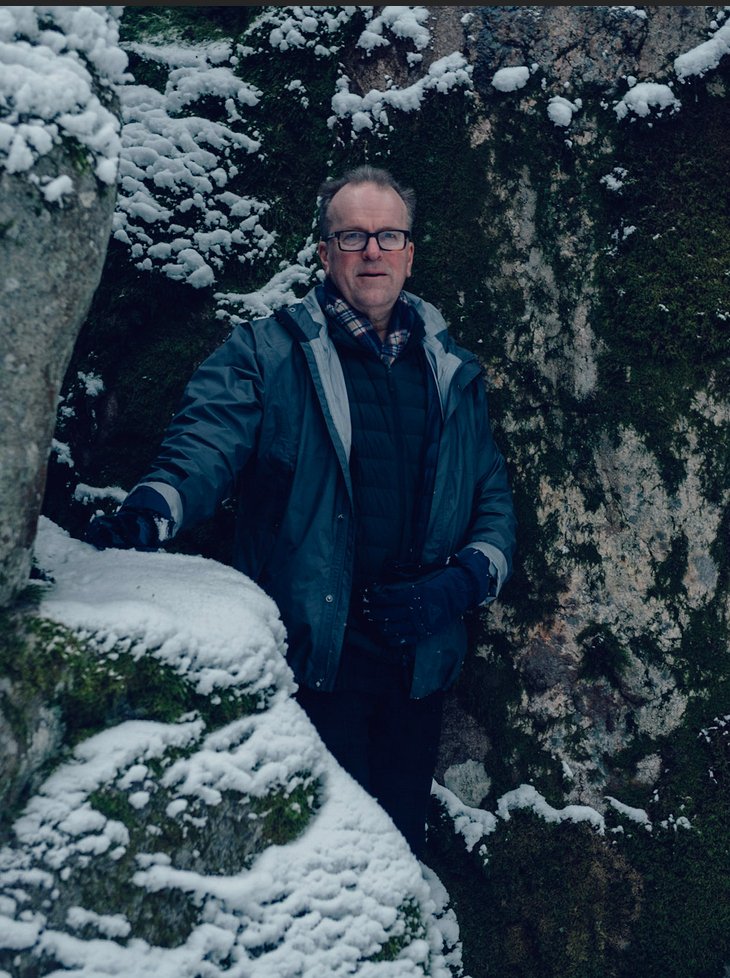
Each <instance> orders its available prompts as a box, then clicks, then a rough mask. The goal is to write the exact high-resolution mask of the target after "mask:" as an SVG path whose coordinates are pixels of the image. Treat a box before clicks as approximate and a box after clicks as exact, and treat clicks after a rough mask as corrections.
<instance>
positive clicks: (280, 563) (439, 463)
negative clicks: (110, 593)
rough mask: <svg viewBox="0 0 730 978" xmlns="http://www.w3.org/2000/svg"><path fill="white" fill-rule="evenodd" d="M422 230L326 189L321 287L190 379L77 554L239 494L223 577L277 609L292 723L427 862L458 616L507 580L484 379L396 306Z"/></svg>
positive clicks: (432, 329) (440, 325)
mask: <svg viewBox="0 0 730 978" xmlns="http://www.w3.org/2000/svg"><path fill="white" fill-rule="evenodd" d="M413 210H414V199H413V194H412V192H411V191H409V190H406V189H404V188H401V187H400V186H399V185H398V184H397V183H396V182H395V181H394V180H393V178H392V177H391V176H390V174H389V173H387V172H386V171H384V170H379V169H375V168H372V167H369V166H362V167H358V168H357V169H355V170H352V171H350V172H349V173H347V174H346V175H345V176H344V177H343V178H342V179H341V180H336V181H328V182H327V183H325V184H324V185H323V186H322V188H321V190H320V218H321V240H320V243H319V257H320V259H321V262H322V265H323V267H324V271H325V273H326V277H325V280H324V283H323V284H321V285H318V286H317V287H315V288H314V289H312V290H311V291H310V292H309V293H308V295H306V296H305V298H304V299H303V300H302V301H301V302H297V303H295V304H293V305H291V306H289V307H288V308H287V309H284V310H280V311H279V312H278V313H277V314H276V315H275V316H272V317H270V318H267V319H263V320H258V321H256V322H253V323H245V324H243V325H242V326H239V327H237V328H236V329H235V330H234V332H233V334H232V335H231V337H230V339H229V340H227V341H226V342H225V343H224V344H223V345H222V346H221V347H220V348H219V349H218V350H217V351H216V352H215V353H213V355H212V356H211V357H210V358H209V359H208V360H207V361H205V363H203V365H202V366H201V367H200V368H199V369H198V371H197V372H196V373H195V375H194V376H193V378H192V380H191V381H190V383H189V384H188V387H187V388H186V391H185V394H184V397H183V402H182V406H181V408H180V411H179V413H178V414H177V416H176V417H175V418H174V420H173V421H172V423H171V425H170V427H169V429H168V431H167V434H166V436H165V439H164V441H163V444H162V447H161V449H160V453H159V455H158V457H157V459H156V460H155V462H154V464H153V466H152V468H151V469H150V471H149V472H148V473H147V474H146V476H145V477H144V479H143V480H142V481H141V483H139V484H138V485H137V487H136V488H135V489H134V490H133V491H132V492H131V493H130V495H129V496H128V497H127V500H126V502H125V503H124V505H123V506H122V507H121V509H120V510H119V512H118V513H117V514H115V515H114V516H111V517H99V518H97V519H96V520H94V521H93V522H92V524H91V526H90V528H89V534H88V538H89V540H90V541H91V542H92V543H94V544H95V545H96V546H98V547H105V546H120V547H137V548H139V549H154V548H156V547H157V546H159V544H160V542H161V541H163V540H165V539H167V538H168V537H169V536H170V535H171V534H172V533H174V532H175V531H177V530H178V529H179V528H180V527H183V526H189V525H192V524H194V523H198V522H200V521H201V520H204V519H206V518H208V517H210V516H211V515H212V513H213V512H214V510H215V507H216V506H217V504H218V503H219V502H220V501H221V500H222V499H224V498H226V497H228V496H230V495H235V497H236V505H237V522H236V541H235V558H234V563H235V565H236V566H237V567H238V568H239V569H240V570H242V571H243V572H244V573H246V574H247V575H249V576H250V577H252V578H254V579H255V580H256V581H258V582H259V584H260V585H261V586H262V587H263V588H264V589H265V590H266V591H267V592H268V593H269V594H270V595H271V596H272V597H273V598H274V599H275V600H276V602H277V603H278V605H279V609H280V611H281V615H282V619H283V621H284V623H285V625H286V627H287V632H288V642H289V650H288V656H289V661H290V664H291V667H292V669H293V671H294V674H295V676H296V679H297V681H298V683H299V691H298V694H297V695H298V698H299V701H300V703H301V704H302V706H303V707H304V709H305V710H306V711H307V712H308V714H309V715H310V717H311V718H312V721H313V722H314V724H315V726H316V727H317V728H318V730H319V732H320V734H321V736H322V739H323V740H324V742H325V743H326V744H327V746H328V747H329V749H330V750H331V751H332V753H333V754H334V755H335V757H336V758H337V759H338V760H339V761H340V763H341V764H342V765H343V766H344V767H345V768H346V769H347V770H348V771H349V772H350V773H351V774H352V775H353V776H354V777H355V778H356V779H357V780H358V781H360V783H361V784H362V785H363V786H364V787H365V788H366V789H367V790H368V791H370V792H371V793H372V794H373V795H374V796H375V797H376V798H377V799H378V800H379V801H380V802H381V804H382V805H383V807H384V808H385V809H386V811H388V812H389V814H390V815H391V816H392V818H393V820H394V822H395V823H396V825H397V826H398V827H399V828H400V829H401V831H402V832H403V834H404V835H405V837H406V839H407V840H408V842H409V843H410V845H411V847H412V848H413V850H414V852H416V853H417V854H420V853H421V851H422V848H423V844H424V838H425V834H424V833H425V820H426V809H427V804H428V797H429V792H430V786H431V778H432V774H433V769H434V765H435V759H436V749H437V746H438V739H439V734H440V725H441V708H442V701H443V693H444V690H445V689H446V688H448V686H450V685H451V684H452V683H453V682H454V681H455V679H456V677H457V676H458V673H459V670H460V668H461V664H462V661H463V657H464V653H465V644H466V643H465V632H464V625H463V621H462V616H463V614H464V612H465V611H467V610H468V609H470V608H474V607H477V606H478V605H480V604H484V603H487V602H489V601H491V600H493V599H494V598H495V597H496V595H497V593H498V592H499V590H500V588H501V586H502V584H503V583H504V582H505V580H506V579H507V578H508V576H509V574H510V571H511V561H512V552H513V548H514V528H515V521H514V515H513V509H512V500H511V494H510V490H509V487H508V483H507V477H506V472H505V465H504V460H503V458H502V456H501V454H500V453H499V451H498V450H497V448H496V447H495V444H494V442H493V440H492V435H491V431H490V427H489V421H488V417H487V409H486V399H485V392H484V384H483V379H482V373H481V370H480V368H479V366H478V364H477V361H476V359H475V357H473V356H472V355H471V354H469V353H467V352H466V351H465V350H462V349H460V348H459V347H457V346H456V345H455V344H454V343H453V341H452V340H451V339H450V338H449V336H448V333H447V331H446V324H445V323H444V321H443V319H442V317H441V315H440V314H439V313H438V311H437V310H436V309H435V308H434V307H433V306H432V305H430V304H429V303H427V302H425V301H423V300H422V299H420V298H418V297H417V296H414V295H411V294H409V293H406V292H404V291H403V285H404V283H405V281H406V278H407V277H408V276H409V275H410V272H411V266H412V264H413V254H414V245H413V240H412V236H411V233H412V221H413Z"/></svg>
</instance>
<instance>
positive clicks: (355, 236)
mask: <svg viewBox="0 0 730 978" xmlns="http://www.w3.org/2000/svg"><path fill="white" fill-rule="evenodd" d="M340 240H341V241H344V243H345V244H359V243H360V242H361V241H362V231H345V233H344V234H341V235H340Z"/></svg>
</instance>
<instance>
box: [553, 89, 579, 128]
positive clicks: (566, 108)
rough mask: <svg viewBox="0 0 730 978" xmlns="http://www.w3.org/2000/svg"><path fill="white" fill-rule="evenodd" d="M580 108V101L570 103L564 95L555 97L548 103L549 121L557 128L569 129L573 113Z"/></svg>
mask: <svg viewBox="0 0 730 978" xmlns="http://www.w3.org/2000/svg"><path fill="white" fill-rule="evenodd" d="M579 108H580V99H576V100H575V102H570V101H569V100H568V99H567V98H563V96H562V95H554V96H553V97H552V98H551V99H550V101H549V102H548V107H547V114H548V119H550V121H551V122H552V123H554V124H555V125H556V126H563V127H567V126H569V125H570V124H571V122H572V121H573V113H574V112H577V111H578V109H579Z"/></svg>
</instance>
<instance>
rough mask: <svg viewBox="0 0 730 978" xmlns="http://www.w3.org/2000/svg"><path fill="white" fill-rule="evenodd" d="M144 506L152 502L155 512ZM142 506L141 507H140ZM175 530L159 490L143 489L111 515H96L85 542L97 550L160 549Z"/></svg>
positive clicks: (139, 489) (130, 495) (138, 490)
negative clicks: (172, 530)
mask: <svg viewBox="0 0 730 978" xmlns="http://www.w3.org/2000/svg"><path fill="white" fill-rule="evenodd" d="M144 503H152V504H153V505H154V507H155V508H154V509H152V508H150V507H149V506H147V505H144ZM140 504H141V505H140ZM171 529H172V517H171V515H170V508H169V506H168V505H167V502H166V501H165V499H164V498H163V497H162V496H161V495H160V493H158V492H157V491H156V490H154V489H151V488H149V487H147V486H140V487H139V488H138V489H135V490H134V491H133V492H131V493H130V494H129V496H128V497H127V500H126V501H125V502H124V504H123V505H122V506H121V508H120V509H119V510H117V512H116V513H114V514H113V515H112V516H95V517H94V519H93V520H92V521H91V523H90V524H89V526H88V529H87V530H86V534H85V535H84V539H85V540H86V542H87V543H90V544H91V545H92V546H93V547H96V549H97V550H106V549H117V550H157V549H158V547H159V546H160V544H161V543H162V542H163V540H167V539H168V538H169V537H170V536H172V533H171Z"/></svg>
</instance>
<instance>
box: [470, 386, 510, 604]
mask: <svg viewBox="0 0 730 978" xmlns="http://www.w3.org/2000/svg"><path fill="white" fill-rule="evenodd" d="M476 408H477V417H478V419H479V424H480V427H481V430H480V434H479V455H480V459H479V463H480V464H479V476H478V480H477V485H476V487H475V491H474V500H473V508H472V518H471V523H470V526H469V531H468V533H467V537H468V540H469V543H468V546H469V547H474V548H475V549H476V550H480V551H481V552H482V553H483V554H484V555H485V556H486V557H488V558H489V560H490V562H491V564H492V565H493V567H494V570H495V571H496V577H497V587H496V593H497V594H498V593H499V591H500V589H501V587H502V585H503V584H504V583H505V582H506V581H507V580H509V578H510V576H511V574H512V561H513V557H514V551H515V534H516V527H517V520H516V518H515V512H514V505H513V501H512V491H511V489H510V485H509V479H508V476H507V467H506V465H505V461H504V457H503V456H502V453H501V452H500V450H499V449H498V448H497V445H496V443H495V441H494V437H493V435H492V429H491V425H490V423H489V413H488V410H487V397H486V393H485V391H484V388H483V386H482V385H481V384H480V385H479V386H478V394H477V405H476Z"/></svg>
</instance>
